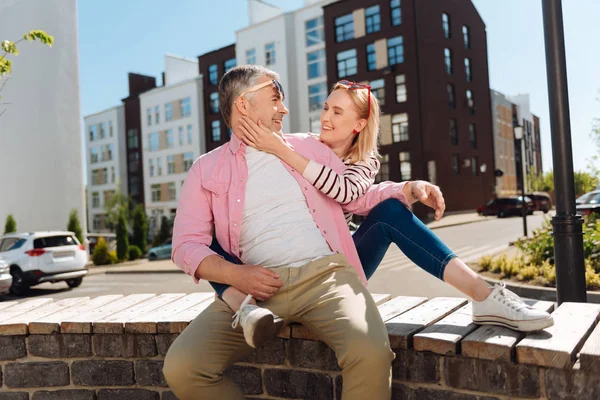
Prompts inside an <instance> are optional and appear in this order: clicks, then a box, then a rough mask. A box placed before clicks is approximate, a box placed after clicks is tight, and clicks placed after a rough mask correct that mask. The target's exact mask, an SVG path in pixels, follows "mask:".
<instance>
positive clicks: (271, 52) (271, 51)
mask: <svg viewBox="0 0 600 400" xmlns="http://www.w3.org/2000/svg"><path fill="white" fill-rule="evenodd" d="M275 61H276V59H275V43H269V44H267V45H265V65H273V64H275Z"/></svg>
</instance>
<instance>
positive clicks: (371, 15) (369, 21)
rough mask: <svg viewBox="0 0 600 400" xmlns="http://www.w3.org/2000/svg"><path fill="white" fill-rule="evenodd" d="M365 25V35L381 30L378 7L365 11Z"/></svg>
mask: <svg viewBox="0 0 600 400" xmlns="http://www.w3.org/2000/svg"><path fill="white" fill-rule="evenodd" d="M365 25H366V26H367V33H374V32H379V31H380V30H381V16H380V15H379V6H378V5H377V6H373V7H369V8H367V9H365Z"/></svg>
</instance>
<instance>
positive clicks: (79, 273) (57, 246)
mask: <svg viewBox="0 0 600 400" xmlns="http://www.w3.org/2000/svg"><path fill="white" fill-rule="evenodd" d="M0 260H3V261H4V262H5V263H7V264H8V265H9V267H10V274H11V275H12V278H13V279H12V286H11V288H10V289H11V291H12V292H13V293H14V294H16V295H20V294H24V293H25V292H27V290H28V289H29V287H30V286H34V285H37V284H40V283H43V282H52V283H54V282H60V281H66V282H67V284H68V285H69V287H71V288H74V287H77V286H79V285H81V282H82V281H83V277H84V276H85V275H86V274H87V273H88V270H87V261H88V254H87V251H86V250H85V247H84V246H83V245H82V244H80V243H79V241H78V240H77V238H76V237H75V235H74V234H73V232H58V231H57V232H34V233H11V234H7V235H4V236H2V237H0Z"/></svg>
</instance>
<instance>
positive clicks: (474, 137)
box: [469, 124, 477, 149]
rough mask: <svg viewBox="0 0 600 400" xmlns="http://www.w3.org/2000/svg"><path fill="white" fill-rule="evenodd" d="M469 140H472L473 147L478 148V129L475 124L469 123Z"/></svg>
mask: <svg viewBox="0 0 600 400" xmlns="http://www.w3.org/2000/svg"><path fill="white" fill-rule="evenodd" d="M469 142H471V147H472V148H474V149H476V148H477V131H476V130H475V124H469Z"/></svg>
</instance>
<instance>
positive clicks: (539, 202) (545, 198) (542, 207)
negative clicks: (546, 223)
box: [525, 192, 552, 214]
mask: <svg viewBox="0 0 600 400" xmlns="http://www.w3.org/2000/svg"><path fill="white" fill-rule="evenodd" d="M525 196H526V197H529V198H530V199H531V200H533V205H534V209H535V210H536V211H543V212H544V214H546V213H547V212H548V211H550V210H551V209H552V198H551V197H550V195H549V194H548V193H545V192H533V193H530V194H526V195H525Z"/></svg>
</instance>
